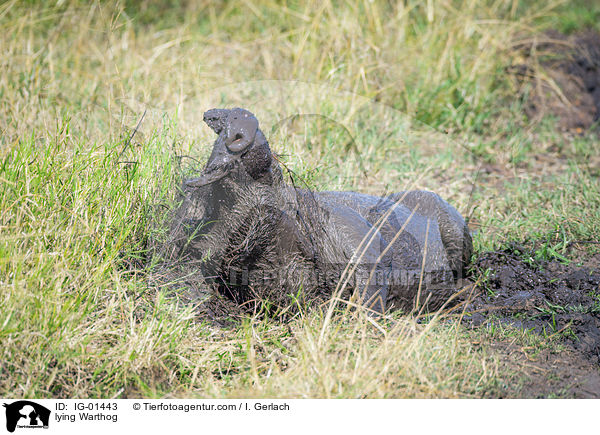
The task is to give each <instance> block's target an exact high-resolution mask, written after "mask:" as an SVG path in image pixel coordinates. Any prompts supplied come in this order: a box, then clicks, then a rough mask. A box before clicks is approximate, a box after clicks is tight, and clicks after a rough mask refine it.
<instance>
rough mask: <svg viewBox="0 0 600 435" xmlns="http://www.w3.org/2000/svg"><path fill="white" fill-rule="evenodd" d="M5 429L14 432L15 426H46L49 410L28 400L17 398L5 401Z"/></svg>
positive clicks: (30, 427) (34, 427)
mask: <svg viewBox="0 0 600 435" xmlns="http://www.w3.org/2000/svg"><path fill="white" fill-rule="evenodd" d="M3 406H4V407H5V408H6V430H8V431H9V432H14V431H15V429H16V428H19V429H22V428H26V429H37V428H43V429H47V428H48V423H49V421H50V410H49V409H48V408H45V407H43V406H42V405H38V404H37V403H35V402H31V401H30V400H19V401H17V402H13V403H9V404H7V403H5V404H4V405H3Z"/></svg>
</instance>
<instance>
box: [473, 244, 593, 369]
mask: <svg viewBox="0 0 600 435" xmlns="http://www.w3.org/2000/svg"><path fill="white" fill-rule="evenodd" d="M536 252H540V249H539V248H538V249H535V248H534V247H529V248H528V247H525V246H523V245H518V244H512V245H510V246H508V247H506V248H505V249H503V250H499V251H493V252H486V253H483V254H481V255H480V256H479V258H477V260H476V261H475V262H474V264H473V277H474V278H477V277H478V278H479V280H480V282H481V285H480V286H479V288H478V291H477V292H476V294H475V295H474V297H473V298H472V300H471V302H470V304H469V305H468V308H467V313H468V315H467V316H466V317H465V322H466V324H467V325H470V326H474V327H476V326H480V325H482V324H486V323H488V324H489V323H490V322H497V323H499V324H502V325H510V326H512V327H516V328H524V329H527V330H529V331H531V332H534V333H537V334H540V335H542V336H545V337H552V338H555V339H557V340H560V341H562V342H564V343H565V344H567V345H568V346H569V347H570V348H572V349H573V351H574V352H575V353H577V354H580V355H581V356H582V358H585V359H587V360H588V361H589V362H590V363H592V364H595V365H600V256H595V257H593V258H591V259H588V260H587V261H586V262H585V264H584V265H583V266H581V267H580V266H577V265H576V264H575V263H574V262H569V263H567V264H565V263H563V262H561V261H559V260H557V259H552V260H545V259H537V258H536Z"/></svg>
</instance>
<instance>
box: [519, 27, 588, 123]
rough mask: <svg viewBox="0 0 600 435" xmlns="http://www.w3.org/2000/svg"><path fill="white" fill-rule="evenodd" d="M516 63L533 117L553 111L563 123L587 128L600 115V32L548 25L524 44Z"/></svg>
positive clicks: (530, 114)
mask: <svg viewBox="0 0 600 435" xmlns="http://www.w3.org/2000/svg"><path fill="white" fill-rule="evenodd" d="M519 45H520V46H521V47H522V53H523V58H521V59H519V61H517V62H516V63H515V65H513V66H512V67H511V72H512V73H513V74H514V76H515V77H516V78H517V81H518V83H519V85H520V87H521V92H522V94H523V95H524V96H525V97H526V99H527V105H526V106H525V111H526V113H527V115H528V116H529V118H531V119H541V118H542V117H543V116H545V115H553V116H554V117H556V118H557V120H558V126H559V128H561V129H563V130H567V131H574V132H577V133H582V132H583V131H584V130H587V129H589V128H598V121H599V120H600V34H598V33H596V32H592V31H586V32H581V33H577V34H574V35H570V36H565V35H562V34H561V33H559V32H556V31H549V32H546V33H545V34H543V35H540V36H538V37H534V38H527V39H526V41H524V42H522V43H521V44H519Z"/></svg>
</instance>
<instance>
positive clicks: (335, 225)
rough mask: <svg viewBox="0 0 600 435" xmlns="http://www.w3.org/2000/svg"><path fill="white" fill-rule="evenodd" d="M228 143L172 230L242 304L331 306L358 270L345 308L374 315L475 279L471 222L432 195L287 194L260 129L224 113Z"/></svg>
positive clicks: (215, 120)
mask: <svg viewBox="0 0 600 435" xmlns="http://www.w3.org/2000/svg"><path fill="white" fill-rule="evenodd" d="M204 119H205V122H206V123H207V124H208V125H209V126H210V127H211V128H212V129H213V130H214V131H215V133H217V134H218V137H217V140H216V141H215V144H214V146H213V150H212V153H211V156H210V157H209V159H208V162H207V164H206V167H205V168H204V170H203V171H202V173H201V175H200V176H199V177H198V178H194V179H191V180H187V181H186V182H185V183H184V186H183V198H184V199H183V202H182V204H181V206H180V207H179V209H178V210H177V213H176V216H175V219H174V221H173V226H172V234H173V235H174V238H175V241H176V246H177V249H178V250H177V255H178V256H181V257H184V258H187V259H194V260H198V263H199V268H200V271H201V273H202V274H203V276H204V277H205V278H207V279H208V280H209V281H211V282H213V283H215V285H216V286H217V288H218V289H219V290H220V292H221V293H223V294H225V295H226V296H228V297H229V298H231V299H233V300H234V301H236V302H238V303H246V302H248V301H250V300H253V299H255V298H260V299H268V300H269V301H271V303H275V304H277V305H285V304H289V303H290V302H292V301H293V300H298V299H300V300H301V301H303V302H310V301H314V300H324V299H327V298H328V297H330V296H331V295H332V293H333V292H334V291H335V289H336V287H337V285H338V283H339V282H340V277H341V276H342V273H343V271H344V269H345V268H346V266H347V265H348V264H349V263H350V265H351V266H352V268H351V270H352V271H353V272H354V273H353V274H352V276H351V279H350V280H349V282H348V285H347V286H345V287H344V288H345V293H344V294H343V295H342V296H343V297H351V296H352V295H357V296H358V300H359V301H360V302H362V303H363V304H364V305H366V306H367V307H369V308H371V309H373V310H375V311H378V312H383V311H385V310H386V309H388V308H403V309H411V308H412V307H413V305H414V303H415V299H416V297H417V295H418V294H419V295H420V299H421V300H420V302H424V301H428V302H429V304H430V306H431V307H432V308H433V307H436V306H439V305H441V304H442V303H443V302H444V301H445V300H447V298H448V297H449V296H450V295H451V294H452V293H453V292H454V291H455V289H456V280H457V279H458V278H460V277H462V276H463V273H464V270H465V267H466V265H467V263H468V261H469V258H470V255H471V251H472V244H471V238H470V236H469V232H468V229H467V226H466V224H465V221H464V219H463V218H462V216H460V214H459V213H458V212H457V211H456V210H455V209H454V208H453V207H452V206H450V205H449V204H448V203H447V202H445V201H444V200H443V199H441V198H440V197H439V196H438V195H436V194H434V193H432V192H426V191H410V192H398V193H396V194H393V195H390V196H388V197H385V198H383V197H377V196H371V195H365V194H361V193H356V192H312V191H309V190H305V189H298V188H296V187H293V186H289V185H287V184H286V183H285V182H284V180H283V176H282V172H281V169H280V167H279V165H278V164H277V161H276V160H275V159H274V158H273V155H272V154H271V150H270V147H269V144H268V142H267V140H266V138H265V136H264V134H263V133H262V132H261V130H260V129H259V128H258V121H257V120H256V118H255V117H254V115H252V114H251V113H250V112H248V111H247V110H244V109H239V108H236V109H231V110H227V109H213V110H209V111H208V112H206V113H205V116H204Z"/></svg>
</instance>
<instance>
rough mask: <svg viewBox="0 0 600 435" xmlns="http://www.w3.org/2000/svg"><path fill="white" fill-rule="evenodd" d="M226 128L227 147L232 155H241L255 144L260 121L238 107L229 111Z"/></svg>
mask: <svg viewBox="0 0 600 435" xmlns="http://www.w3.org/2000/svg"><path fill="white" fill-rule="evenodd" d="M225 128H226V135H227V136H226V139H225V146H226V147H227V149H228V150H229V151H231V152H232V153H239V152H241V151H244V150H245V149H246V148H248V147H249V146H250V145H252V143H254V138H255V137H256V132H257V131H258V119H256V117H255V116H254V115H253V114H252V113H250V112H248V111H247V110H245V109H240V108H238V107H236V108H235V109H231V110H230V111H229V114H228V116H227V123H226V126H225Z"/></svg>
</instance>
